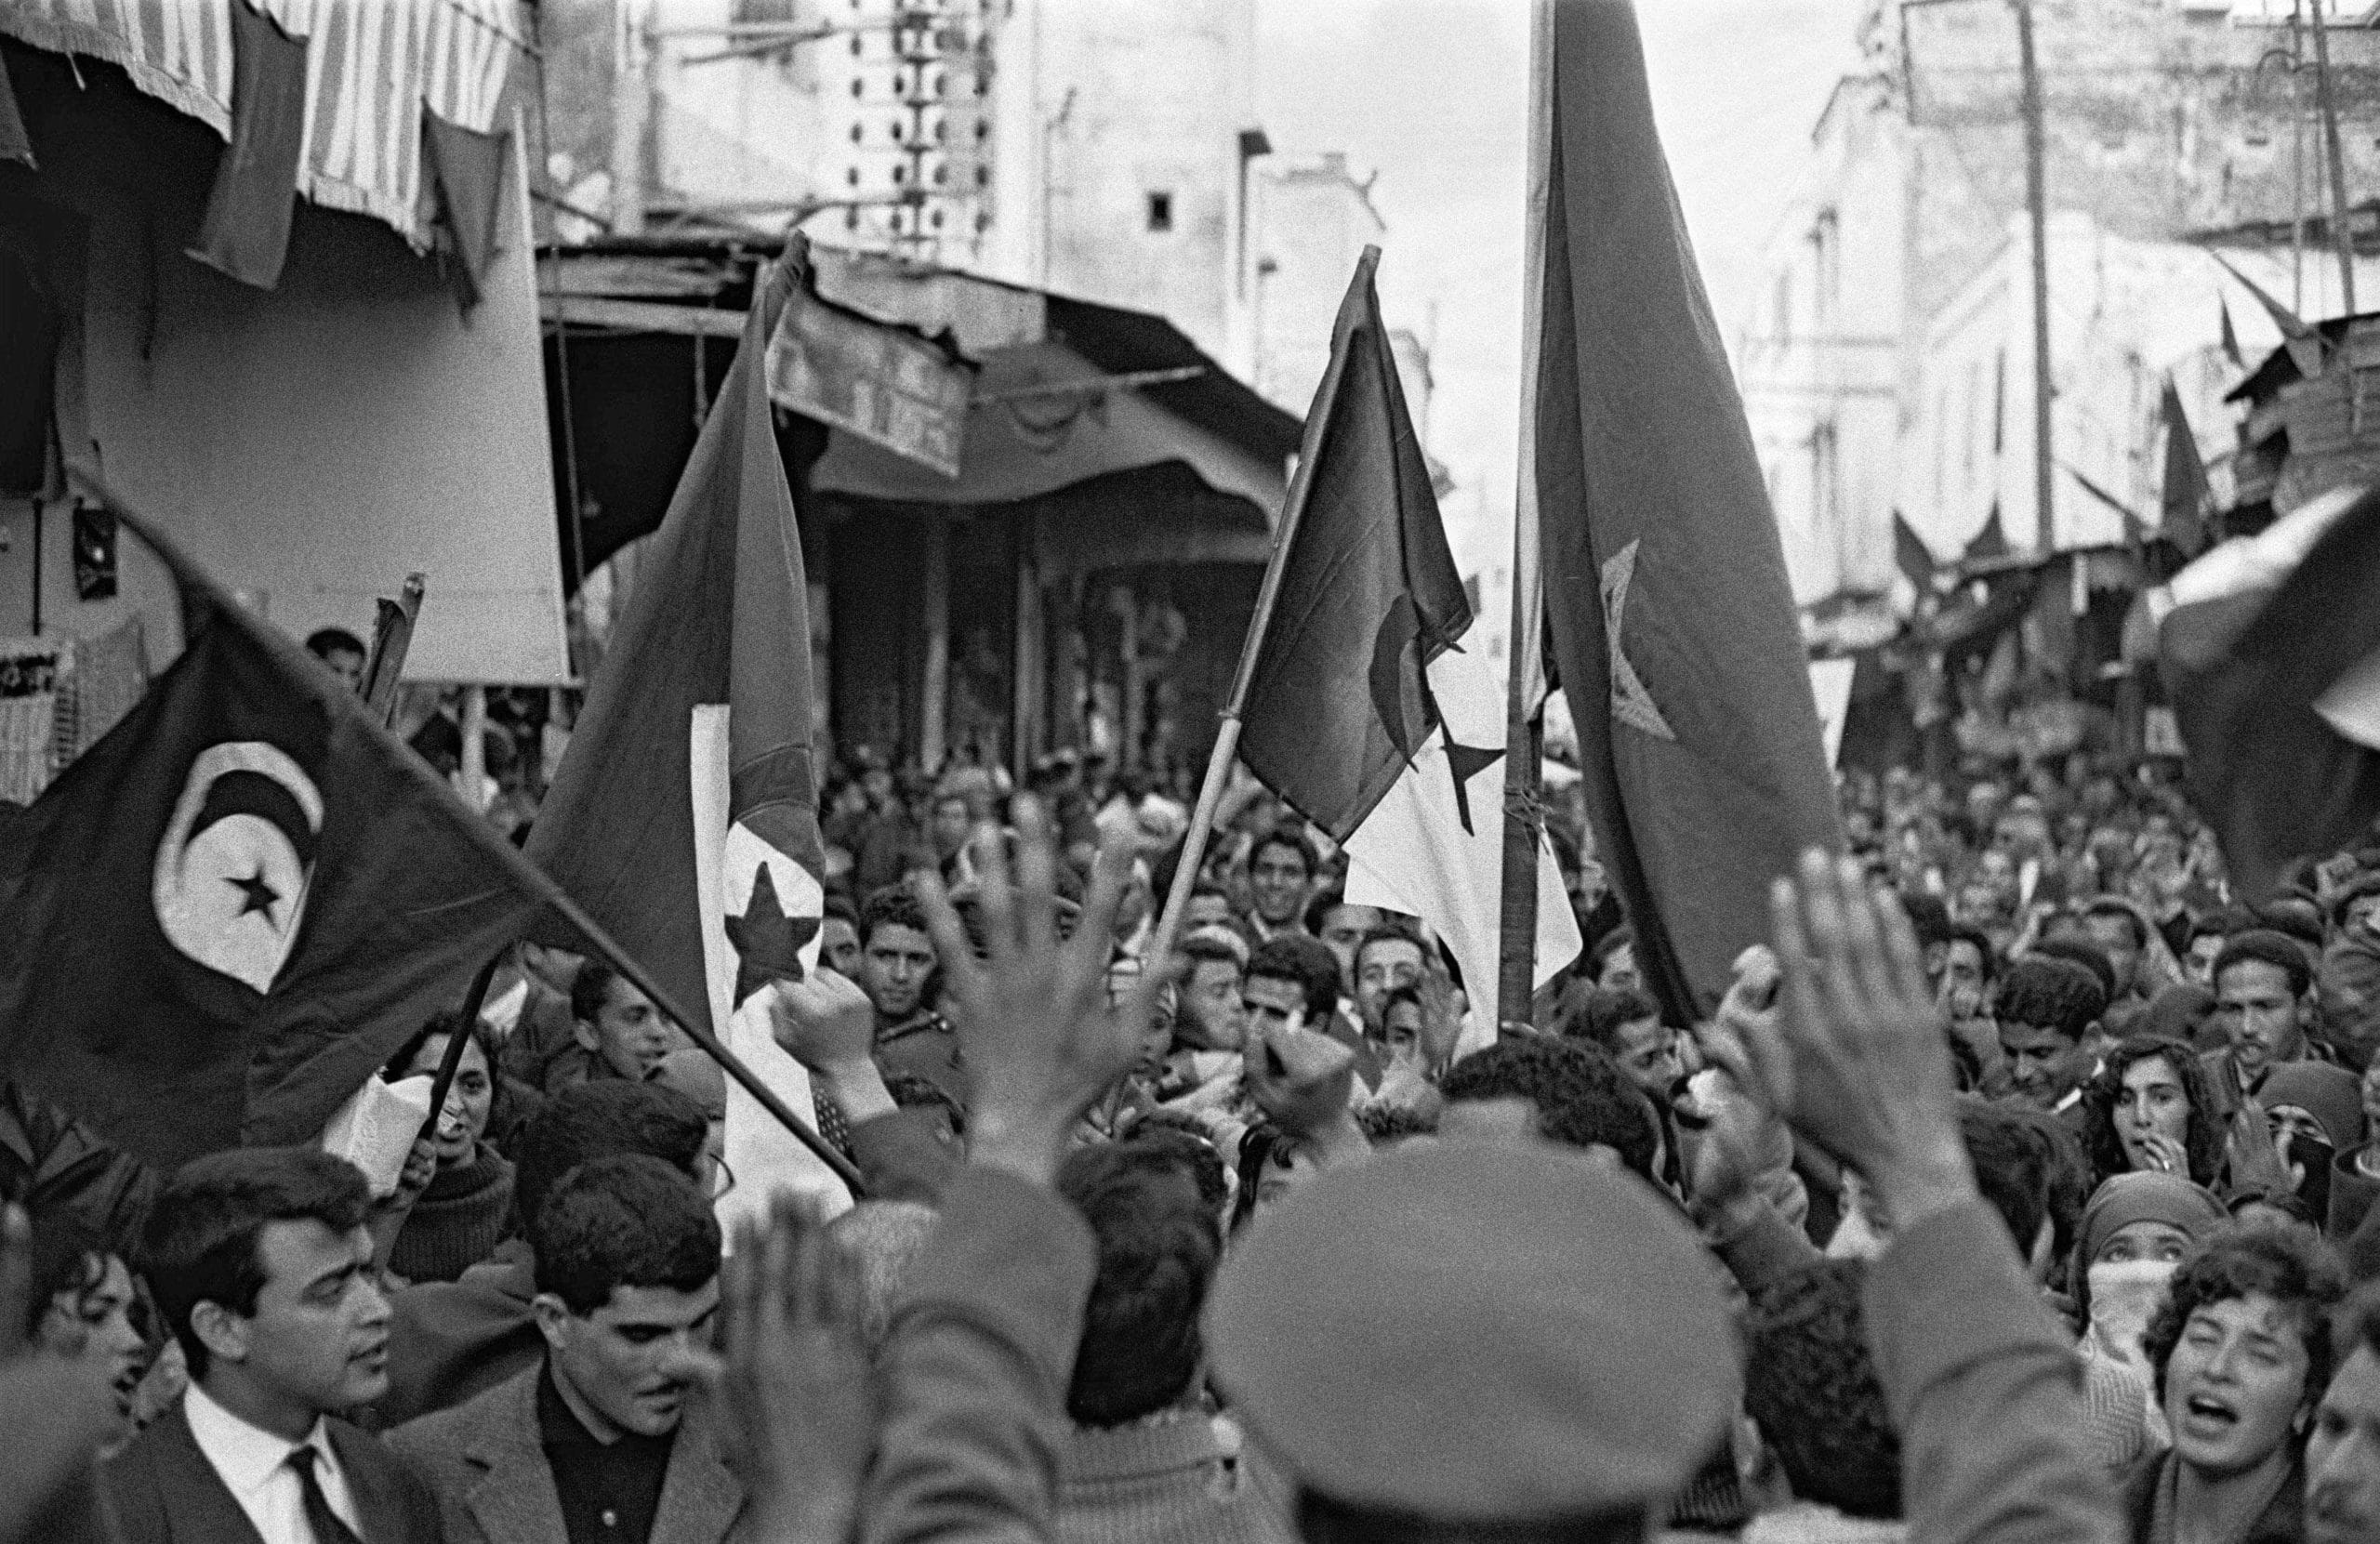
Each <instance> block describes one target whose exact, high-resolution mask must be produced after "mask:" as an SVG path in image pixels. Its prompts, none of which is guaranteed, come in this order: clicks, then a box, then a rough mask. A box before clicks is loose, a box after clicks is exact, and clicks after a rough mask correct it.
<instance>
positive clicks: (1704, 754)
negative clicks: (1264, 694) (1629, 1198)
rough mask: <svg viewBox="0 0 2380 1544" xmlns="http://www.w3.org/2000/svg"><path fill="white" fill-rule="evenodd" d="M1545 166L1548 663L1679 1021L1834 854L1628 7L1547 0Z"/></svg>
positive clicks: (1807, 693)
mask: <svg viewBox="0 0 2380 1544" xmlns="http://www.w3.org/2000/svg"><path fill="white" fill-rule="evenodd" d="M1539 25H1540V27H1541V28H1544V29H1547V30H1548V32H1549V33H1550V36H1549V37H1546V38H1544V39H1542V42H1543V45H1544V46H1541V47H1540V49H1538V50H1537V55H1538V57H1539V58H1540V60H1541V61H1542V62H1541V64H1540V68H1542V69H1544V70H1547V71H1549V72H1550V73H1551V85H1550V87H1549V88H1548V89H1546V90H1545V91H1543V92H1541V93H1540V100H1542V102H1543V104H1544V107H1543V117H1542V121H1541V122H1540V123H1539V124H1537V125H1534V130H1533V131H1534V132H1535V133H1536V134H1538V135H1539V136H1540V137H1541V138H1542V139H1543V140H1544V142H1545V146H1546V153H1547V156H1548V165H1549V176H1548V178H1547V196H1546V203H1545V206H1544V209H1543V211H1542V213H1541V215H1540V219H1541V221H1542V225H1543V240H1542V243H1541V251H1542V266H1541V269H1540V271H1539V272H1538V273H1536V274H1533V275H1530V276H1528V281H1527V282H1530V283H1532V284H1536V285H1538V286H1540V291H1539V295H1538V297H1537V300H1536V304H1537V308H1538V316H1539V322H1540V328H1541V330H1542V336H1541V337H1540V340H1539V347H1538V360H1539V368H1538V373H1537V376H1536V378H1535V380H1534V381H1533V382H1530V383H1528V385H1529V389H1531V391H1532V396H1533V402H1532V403H1531V405H1530V407H1529V408H1527V409H1525V411H1529V412H1532V413H1533V415H1534V423H1533V426H1532V437H1531V445H1532V451H1533V455H1532V464H1531V465H1529V466H1527V467H1525V468H1523V473H1524V475H1525V476H1529V477H1532V478H1533V479H1534V480H1535V483H1536V488H1535V494H1536V498H1535V503H1536V507H1537V509H1538V513H1539V520H1540V551H1541V552H1542V555H1543V562H1544V594H1545V598H1546V610H1547V614H1548V617H1549V620H1550V623H1551V632H1552V646H1553V652H1554V663H1555V665H1556V666H1557V667H1558V671H1559V675H1560V679H1561V683H1562V685H1563V687H1564V689H1565V691H1566V692H1567V693H1568V696H1569V701H1570V709H1571V717H1572V719H1573V720H1574V722H1575V723H1576V724H1577V726H1578V732H1579V748H1580V762H1581V767H1580V770H1581V772H1582V773H1583V776H1584V786H1585V790H1586V795H1587V803H1588V811H1589V813H1590V816H1591V817H1592V819H1593V824H1594V828H1595V836H1596V838H1597V844H1598V849H1599V851H1600V853H1601V856H1602V859H1603V862H1604V864H1605V867H1606V869H1607V871H1608V872H1609V874H1610V875H1611V877H1612V878H1613V880H1614V883H1615V888H1616V889H1617V890H1618V891H1619V893H1620V899H1621V901H1622V903H1623V904H1624V905H1625V907H1626V909H1627V912H1628V915H1629V917H1630V920H1631V921H1632V922H1633V923H1634V925H1635V928H1636V934H1637V944H1636V954H1637V958H1638V961H1639V962H1640V964H1641V966H1642V967H1643V969H1644V970H1645V972H1646V980H1647V983H1648V984H1649V985H1651V986H1652V987H1653V988H1654V989H1655V990H1656V991H1657V993H1658V994H1659V996H1660V998H1661V1000H1662V1003H1663V1006H1664V1008H1665V1009H1666V1010H1667V1011H1668V1012H1669V1014H1670V1015H1671V1016H1672V1019H1673V1022H1674V1023H1691V1022H1692V1021H1693V1020H1694V1019H1695V1018H1697V1017H1699V1016H1702V1015H1704V1014H1706V1013H1707V1012H1708V1011H1709V1010H1710V1009H1711V1008H1712V1006H1713V1005H1714V1004H1715V1002H1716V1000H1717V998H1718V996H1719V995H1720V993H1721V992H1722V991H1723V990H1724V989H1725V987H1726V983H1727V981H1728V979H1729V968H1730V965H1731V963H1732V961H1733V960H1734V958H1735V957H1736V955H1737V954H1738V953H1739V951H1740V950H1742V949H1743V948H1744V946H1745V945H1747V944H1752V943H1755V942H1759V941H1761V940H1764V939H1765V938H1766V937H1767V935H1768V899H1767V895H1768V882H1769V879H1770V878H1771V877H1772V876H1774V875H1778V874H1781V873H1785V872H1788V871H1789V870H1790V868H1791V866H1792V862H1793V859H1794V856H1795V854H1796V852H1797V851H1798V850H1799V849H1801V848H1803V847H1805V846H1808V845H1813V844H1817V845H1824V846H1830V847H1832V846H1837V845H1839V844H1840V839H1841V838H1840V830H1839V825H1838V820H1837V815H1836V812H1835V803H1834V792H1833V786H1832V781H1831V775H1830V773H1829V771H1828V768H1827V764H1826V759H1825V753H1824V747H1823V746H1822V744H1821V740H1820V734H1819V726H1818V713H1817V708H1816V706H1815V704H1814V703H1813V701H1812V696H1811V689H1810V677H1809V670H1808V667H1807V665H1806V651H1805V648H1804V646H1803V642H1802V638H1801V633H1800V630H1799V627H1798V624H1797V622H1796V619H1795V614H1794V610H1793V605H1792V591H1791V589H1790V587H1789V586H1788V583H1787V579H1786V573H1785V562H1784V556H1783V552H1782V548H1781V547H1780V545H1779V541H1778V534H1777V526H1776V522H1775V521H1774V519H1773V518H1772V517H1771V514H1770V511H1769V508H1768V501H1767V495H1766V491H1765V485H1764V483H1763V482H1762V478H1761V470H1760V465H1759V462H1758V459H1757V458H1756V456H1755V455H1754V454H1753V450H1752V437H1751V432H1750V429H1748V427H1747V425H1746V422H1745V418H1744V412H1743V404H1742V402H1741V400H1740V399H1739V396H1738V395H1737V392H1736V388H1735V381H1734V377H1733V375H1732V373H1731V372H1730V370H1729V367H1728V364H1727V361H1726V350H1725V349H1724V347H1723V345H1722V343H1721V340H1720V333H1719V328H1718V326H1717V324H1716V323H1715V322H1714V320H1713V318H1712V312H1711V307H1710V302H1709V299H1708V297H1706V296H1705V294H1704V292H1703V288H1702V282H1701V278H1700V275H1699V272H1698V271H1697V269H1696V265H1695V260H1694V255H1693V251H1692V248H1691V245H1690V244H1689V243H1688V241H1687V238H1686V227H1685V222H1684V219H1683V217H1682V215H1681V214H1680V211H1679V208H1678V205H1677V199H1676V196H1675V193H1674V191H1673V188H1672V186H1671V182H1670V177H1669V169H1668V165H1667V162H1666V160H1665V158H1664V156H1663V153H1662V151H1661V147H1660V141H1659V135H1658V134H1657V132H1656V131H1655V128H1654V124H1653V111H1652V102H1651V99H1650V94H1649V91H1648V88H1647V85H1646V73H1645V59H1644V49H1643V46H1642V43H1641V40H1640V38H1639V36H1638V34H1637V28H1636V18H1635V14H1634V11H1633V8H1632V7H1630V6H1629V5H1628V4H1627V3H1626V0H1558V3H1556V4H1554V5H1552V6H1549V7H1542V8H1540V12H1539Z"/></svg>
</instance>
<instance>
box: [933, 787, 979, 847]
mask: <svg viewBox="0 0 2380 1544" xmlns="http://www.w3.org/2000/svg"><path fill="white" fill-rule="evenodd" d="M974 825H975V822H974V819H973V817H972V815H971V814H970V813H969V812H968V810H967V801H966V800H965V799H963V798H938V799H935V800H934V802H933V826H932V832H931V833H930V834H931V835H932V838H933V850H934V851H936V852H937V853H939V854H941V855H942V856H943V857H945V858H947V857H949V856H950V855H951V854H952V853H953V852H956V851H959V849H960V848H962V847H964V846H966V845H967V833H968V832H969V831H971V830H972V829H973V828H974Z"/></svg>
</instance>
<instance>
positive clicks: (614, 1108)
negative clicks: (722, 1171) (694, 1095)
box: [512, 1078, 710, 1227]
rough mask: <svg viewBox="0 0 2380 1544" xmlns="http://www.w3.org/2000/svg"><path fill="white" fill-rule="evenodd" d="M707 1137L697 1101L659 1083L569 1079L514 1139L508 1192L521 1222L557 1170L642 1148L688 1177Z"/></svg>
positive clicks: (528, 1220)
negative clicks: (579, 1081)
mask: <svg viewBox="0 0 2380 1544" xmlns="http://www.w3.org/2000/svg"><path fill="white" fill-rule="evenodd" d="M709 1138H710V1121H709V1118H708V1117H707V1115H705V1114H704V1112H703V1107H702V1106H701V1105H699V1104H697V1103H695V1102H694V1101H693V1100H691V1099H688V1098H687V1097H686V1096H685V1095H684V1094H681V1093H680V1092H678V1091H677V1090H676V1089H668V1088H664V1087H663V1086H661V1085H660V1084H658V1083H628V1082H624V1081H621V1080H619V1079H616V1078H603V1079H599V1080H597V1081H595V1082H592V1083H575V1084H573V1085H571V1086H570V1087H568V1088H566V1089H562V1091H561V1092H559V1093H557V1094H555V1095H554V1096H553V1097H552V1098H550V1099H549V1100H547V1101H546V1102H545V1106H544V1107H543V1108H542V1109H540V1110H539V1111H538V1112H537V1113H536V1115H533V1116H531V1117H530V1119H529V1121H528V1123H527V1124H526V1125H525V1126H523V1127H522V1128H521V1135H520V1137H519V1138H518V1139H517V1140H516V1141H515V1142H514V1143H513V1152H512V1162H513V1175H512V1197H513V1202H514V1204H515V1205H516V1206H518V1207H520V1210H521V1220H522V1224H523V1226H524V1227H526V1226H528V1225H530V1224H532V1223H534V1222H535V1221H536V1215H537V1212H538V1210H539V1209H540V1208H541V1207H542V1206H543V1205H544V1202H545V1197H546V1195H547V1194H548V1193H549V1191H551V1190H552V1189H553V1187H554V1185H555V1183H556V1182H557V1181H560V1180H561V1179H562V1176H563V1175H565V1174H567V1173H569V1172H570V1171H571V1170H572V1169H574V1168H577V1167H578V1166H579V1165H580V1164H583V1163H586V1162H588V1160H590V1159H594V1158H609V1157H617V1156H620V1155H626V1154H641V1155H644V1156H646V1157H650V1158H658V1159H660V1160H661V1161H662V1162H663V1163H665V1164H667V1165H668V1166H669V1167H670V1168H674V1169H676V1170H677V1171H678V1172H679V1173H680V1174H681V1175H683V1176H685V1177H687V1178H689V1179H691V1178H692V1177H693V1176H694V1172H695V1170H696V1168H697V1167H698V1165H699V1163H700V1161H701V1158H702V1153H703V1145H704V1143H705V1142H707V1141H708V1140H709Z"/></svg>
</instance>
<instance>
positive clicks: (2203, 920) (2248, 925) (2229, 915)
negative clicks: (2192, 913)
mask: <svg viewBox="0 0 2380 1544" xmlns="http://www.w3.org/2000/svg"><path fill="white" fill-rule="evenodd" d="M2255 925H2256V914H2255V913H2254V912H2252V911H2250V910H2248V909H2247V908H2246V907H2245V906H2219V907H2217V908H2216V909H2215V910H2214V911H2211V912H2208V913H2206V914H2204V915H2203V916H2202V917H2197V918H2196V919H2194V920H2193V921H2192V922H2191V923H2190V930H2189V936H2188V937H2187V938H2185V939H2183V940H2182V947H2183V948H2185V949H2188V947H2189V946H2190V945H2191V944H2195V943H2197V942H2198V941H2199V940H2200V939H2202V938H2206V937H2209V936H2212V937H2215V938H2229V937H2230V936H2231V935H2232V934H2233V933H2243V932H2247V931H2249V930H2252V929H2254V927H2255Z"/></svg>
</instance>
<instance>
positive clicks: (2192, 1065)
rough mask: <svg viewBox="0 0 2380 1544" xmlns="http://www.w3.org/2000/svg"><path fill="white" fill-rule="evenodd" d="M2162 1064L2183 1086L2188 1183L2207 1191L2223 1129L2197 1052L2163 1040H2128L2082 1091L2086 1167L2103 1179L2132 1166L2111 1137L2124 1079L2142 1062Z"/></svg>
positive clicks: (2218, 1163) (2217, 1166)
mask: <svg viewBox="0 0 2380 1544" xmlns="http://www.w3.org/2000/svg"><path fill="white" fill-rule="evenodd" d="M2154 1061H2162V1062H2164V1063H2165V1064H2166V1065H2167V1066H2169V1067H2171V1068H2173V1069H2174V1080H2175V1082H2177V1083H2179V1084H2180V1085H2181V1086H2182V1097H2183V1099H2185V1100H2187V1101H2188V1103H2189V1115H2188V1119H2187V1121H2186V1122H2185V1124H2184V1126H2183V1128H2182V1148H2183V1150H2184V1151H2185V1152H2186V1153H2187V1154H2188V1155H2189V1166H2190V1171H2189V1174H2188V1178H2189V1179H2192V1180H2195V1181H2198V1182H2199V1183H2200V1184H2202V1185H2205V1186H2207V1187H2208V1188H2210V1189H2212V1188H2214V1186H2215V1181H2216V1180H2217V1179H2218V1178H2219V1177H2220V1176H2221V1174H2222V1172H2223V1161H2224V1130H2223V1125H2222V1119H2221V1112H2220V1110H2219V1108H2218V1106H2217V1105H2216V1103H2215V1093H2214V1090H2213V1089H2210V1088H2209V1087H2208V1086H2207V1081H2206V1067H2205V1064H2204V1063H2203V1062H2200V1061H2199V1059H2198V1052H2197V1051H2196V1050H2195V1049H2192V1048H2191V1047H2189V1046H2187V1045H2184V1044H2183V1043H2182V1042H2181V1041H2179V1040H2176V1039H2174V1038H2172V1037H2171V1036H2164V1035H2127V1036H2124V1038H2123V1039H2122V1041H2121V1042H2119V1043H2118V1044H2117V1046H2116V1048H2115V1049H2113V1050H2111V1051H2109V1053H2108V1059H2107V1063H2106V1065H2104V1066H2102V1067H2101V1068H2100V1069H2099V1075H2098V1076H2096V1077H2094V1078H2092V1079H2091V1081H2090V1082H2089V1083H2088V1084H2086V1085H2085V1086H2084V1087H2083V1139H2084V1141H2085V1142H2088V1143H2089V1144H2090V1149H2091V1166H2092V1168H2095V1169H2096V1170H2097V1172H2098V1173H2099V1174H2100V1176H2101V1177H2102V1178H2104V1177H2106V1176H2107V1175H2109V1174H2121V1173H2122V1172H2123V1171H2124V1170H2125V1169H2126V1168H2129V1167H2131V1166H2130V1165H2129V1164H2127V1163H2126V1162H2125V1161H2124V1155H2123V1142H2122V1139H2120V1138H2119V1137H2118V1136H2117V1135H2116V1125H2115V1112H2116V1106H2117V1105H2119V1104H2121V1103H2122V1102H2123V1075H2124V1074H2125V1073H2127V1072H2129V1071H2131V1070H2132V1069H2133V1068H2134V1067H2135V1066H2137V1065H2139V1064H2140V1063H2141V1062H2154Z"/></svg>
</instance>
